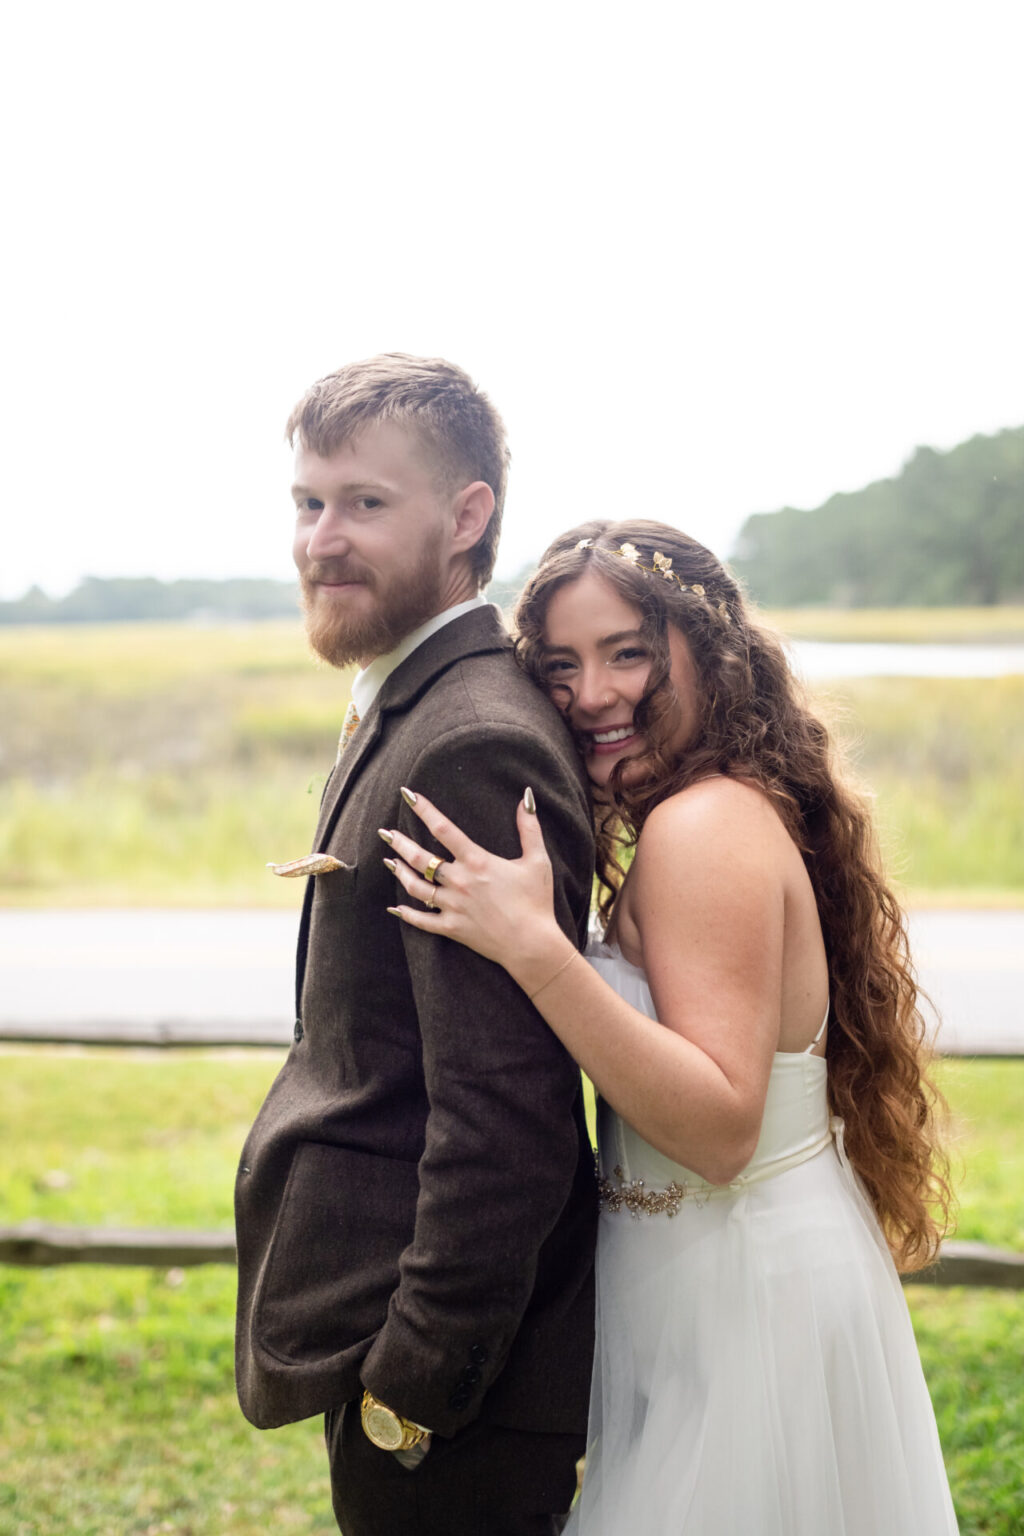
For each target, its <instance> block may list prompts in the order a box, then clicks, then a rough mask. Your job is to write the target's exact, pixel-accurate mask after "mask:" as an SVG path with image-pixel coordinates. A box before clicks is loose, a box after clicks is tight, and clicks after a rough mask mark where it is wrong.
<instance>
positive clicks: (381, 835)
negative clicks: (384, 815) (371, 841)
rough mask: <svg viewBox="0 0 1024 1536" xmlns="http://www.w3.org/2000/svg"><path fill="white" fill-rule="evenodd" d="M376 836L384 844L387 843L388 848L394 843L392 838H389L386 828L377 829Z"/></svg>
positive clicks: (389, 834)
mask: <svg viewBox="0 0 1024 1536" xmlns="http://www.w3.org/2000/svg"><path fill="white" fill-rule="evenodd" d="M377 836H378V837H379V838H381V839H382V840H383V841H384V842H385V843H387V845H388V847H389V848H390V847H391V844H392V843H393V842H394V838H393V837H392V836H391V833H390V832H389V831H388V829H387V827H378V828H377Z"/></svg>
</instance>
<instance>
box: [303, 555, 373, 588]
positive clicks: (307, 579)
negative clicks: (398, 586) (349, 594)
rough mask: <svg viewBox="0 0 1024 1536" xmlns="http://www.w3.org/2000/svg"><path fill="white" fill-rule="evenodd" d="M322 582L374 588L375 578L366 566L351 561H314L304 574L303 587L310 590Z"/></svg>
mask: <svg viewBox="0 0 1024 1536" xmlns="http://www.w3.org/2000/svg"><path fill="white" fill-rule="evenodd" d="M320 582H326V583H328V584H329V585H333V584H340V583H342V582H355V583H357V584H358V585H359V586H363V587H372V586H373V578H372V576H371V575H370V573H369V572H368V571H367V570H366V568H365V566H361V565H357V564H355V563H354V562H353V561H351V560H314V561H313V562H312V564H311V565H307V566H306V568H305V570H304V571H303V572H302V585H303V586H304V587H306V588H309V587H313V586H316V585H317V584H318V583H320Z"/></svg>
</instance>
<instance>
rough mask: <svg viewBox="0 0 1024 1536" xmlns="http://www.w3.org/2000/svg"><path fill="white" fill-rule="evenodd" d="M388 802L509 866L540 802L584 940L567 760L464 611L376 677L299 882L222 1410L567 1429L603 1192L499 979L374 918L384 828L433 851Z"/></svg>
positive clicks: (247, 1196)
mask: <svg viewBox="0 0 1024 1536" xmlns="http://www.w3.org/2000/svg"><path fill="white" fill-rule="evenodd" d="M402 784H407V785H409V786H410V787H412V788H413V789H418V790H422V791H423V792H424V793H425V794H426V795H427V796H429V798H430V799H431V800H432V801H433V802H434V803H435V804H436V805H438V806H439V807H440V808H441V809H442V810H444V811H445V812H446V813H447V814H449V815H451V816H452V818H453V820H455V821H456V822H457V823H458V824H459V825H460V826H461V827H462V828H463V829H464V830H465V831H466V832H467V833H468V834H469V835H470V836H471V837H472V838H474V839H475V840H476V841H478V842H480V843H482V844H484V845H486V846H487V847H490V848H491V849H493V850H494V851H495V852H497V853H501V854H504V855H506V856H511V855H515V854H517V853H518V838H517V834H516V828H515V806H516V804H517V802H518V800H519V798H520V796H521V795H522V792H523V789H524V787H525V786H526V785H527V784H530V785H532V787H533V789H534V792H535V794H536V796H537V804H538V810H539V813H540V817H541V825H542V827H543V830H544V836H545V840H546V843H547V846H548V849H549V852H550V854H551V857H552V860H553V863H554V868H555V890H556V904H557V912H558V919H559V922H560V923H561V925H562V927H563V929H564V930H565V931H566V932H567V933H569V934H570V935H571V936H572V937H573V939H574V940H575V941H577V942H580V943H582V941H583V938H584V935H585V928H586V921H587V911H588V906H589V900H590V888H591V879H592V869H593V843H592V837H591V830H590V812H589V808H588V798H587V792H586V786H585V782H584V780H583V777H582V773H581V769H580V765H579V761H578V758H577V755H576V753H575V751H574V749H573V746H572V743H571V741H570V738H569V735H568V733H567V731H566V728H565V726H564V724H563V722H562V720H561V719H560V718H559V716H558V713H557V711H555V710H554V709H553V708H552V707H551V705H550V704H549V703H548V702H547V701H546V700H545V699H544V698H543V697H542V696H541V695H540V694H539V693H538V692H537V690H536V689H535V688H534V687H533V685H532V684H531V683H530V682H529V680H528V679H527V678H526V677H525V676H524V675H523V674H522V672H521V671H520V670H519V668H518V667H517V666H516V664H515V661H514V659H513V657H512V654H511V650H510V646H509V641H508V637H507V635H506V634H505V631H504V628H503V626H502V624H501V620H500V615H499V614H498V612H497V610H496V609H494V608H480V609H477V610H474V611H473V612H471V613H468V614H465V615H463V616H461V617H460V618H458V619H455V620H452V621H451V622H450V623H449V624H448V625H446V626H445V627H444V628H443V629H441V630H440V631H439V632H438V633H436V634H435V635H433V636H432V637H431V638H430V639H429V640H427V641H426V642H424V644H423V645H421V646H420V647H419V648H418V649H417V650H416V651H414V652H413V654H412V655H411V656H409V657H407V658H406V660H405V661H404V662H403V663H402V664H401V666H399V667H398V668H397V669H396V671H395V672H393V673H392V675H391V677H390V678H389V679H388V680H387V682H386V683H385V685H384V687H383V689H382V690H381V692H380V694H379V695H378V697H377V699H376V701H375V703H374V705H373V707H372V708H371V709H370V710H369V711H368V712H367V716H366V718H365V719H364V720H363V722H362V724H361V725H360V727H359V730H358V732H357V733H356V735H355V737H354V738H353V740H352V742H351V744H350V746H349V747H348V749H347V751H346V752H345V754H344V757H343V758H342V760H341V763H340V765H339V766H338V767H337V768H336V769H335V772H334V774H333V775H332V777H331V779H330V781H329V783H328V786H327V790H326V793H325V795H324V800H323V804H322V807H321V813H320V823H319V826H318V829H317V837H316V842H315V845H314V846H315V848H316V849H318V850H323V851H329V852H330V853H332V854H334V855H335V857H336V858H338V859H340V860H342V861H343V866H344V867H343V868H342V869H340V870H337V871H335V872H334V873H332V874H328V875H321V876H317V877H316V878H315V879H313V880H311V881H310V883H309V889H308V890H307V892H306V901H305V906H304V909H303V915H302V924H301V928H300V934H299V948H298V964H297V998H298V1007H297V1013H298V1019H297V1020H296V1024H295V1032H294V1033H295V1041H294V1044H293V1046H292V1048H291V1050H290V1052H289V1055H288V1059H287V1061H286V1062H285V1064H284V1066H283V1067H282V1069H281V1072H280V1074H279V1075H278V1077H277V1079H276V1081H275V1082H274V1084H273V1086H272V1087H271V1090H270V1093H269V1094H268V1096H267V1099H266V1102H265V1103H264V1105H263V1107H262V1109H261V1110H260V1113H259V1116H258V1118H257V1120H256V1123H255V1125H254V1126H253V1128H252V1131H251V1132H250V1135H249V1137H248V1140H247V1142H246V1145H245V1148H244V1151H243V1153H242V1159H241V1165H240V1168H239V1174H238V1181H237V1186H236V1220H237V1231H238V1266H239V1267H238V1286H239V1289H238V1327H237V1351H236V1358H237V1380H238V1392H239V1398H240V1401H241V1404H242V1408H243V1410H244V1412H245V1414H246V1415H247V1417H248V1418H249V1419H250V1420H251V1421H252V1422H253V1423H254V1424H257V1425H259V1426H260V1427H261V1428H268V1427H271V1426H273V1425H278V1424H284V1423H289V1422H291V1421H293V1420H296V1419H301V1418H305V1417H307V1416H308V1415H310V1414H314V1413H319V1412H321V1411H323V1410H325V1409H327V1408H331V1407H339V1406H340V1405H341V1404H342V1403H344V1402H347V1401H349V1400H351V1399H353V1398H355V1397H357V1396H358V1395H359V1394H360V1393H361V1391H362V1388H363V1386H367V1387H369V1388H370V1390H371V1391H372V1392H374V1393H375V1394H376V1396H378V1397H379V1398H381V1399H382V1400H383V1401H384V1402H386V1403H387V1404H389V1406H391V1407H393V1408H395V1409H396V1410H397V1411H398V1412H400V1413H402V1414H404V1415H406V1416H407V1417H409V1418H411V1419H413V1420H414V1421H415V1422H417V1423H419V1424H425V1425H427V1426H428V1427H429V1428H431V1429H434V1430H435V1431H437V1432H439V1433H440V1434H443V1435H451V1434H454V1433H455V1432H456V1431H457V1430H458V1429H460V1428H461V1427H462V1426H464V1425H465V1424H467V1423H469V1422H470V1421H471V1420H473V1419H474V1418H476V1417H477V1416H478V1415H479V1416H482V1417H484V1418H486V1419H487V1420H488V1421H490V1422H493V1423H501V1424H505V1425H508V1426H510V1427H514V1428H528V1429H537V1430H547V1431H550V1432H576V1431H583V1430H585V1428H586V1418H587V1400H588V1391H589V1378H590V1367H591V1353H592V1347H593V1291H592V1284H593V1279H592V1271H593V1244H594V1232H595V1221H596V1193H595V1184H594V1171H593V1157H592V1154H591V1151H590V1146H589V1142H588V1139H587V1134H586V1127H585V1123H584V1118H583V1104H582V1095H581V1091H580V1079H579V1073H578V1071H577V1069H576V1067H575V1065H574V1064H573V1062H572V1061H571V1060H570V1058H569V1057H568V1056H567V1055H566V1053H565V1051H564V1050H563V1049H562V1047H561V1046H560V1044H559V1043H558V1041H557V1040H556V1039H555V1037H554V1035H553V1034H552V1033H551V1032H550V1030H549V1029H548V1028H547V1026H546V1025H545V1024H544V1022H543V1020H542V1019H541V1018H540V1015H539V1014H538V1013H537V1012H536V1010H535V1009H534V1008H533V1007H532V1005H531V1004H530V1003H529V1001H528V1000H527V998H526V996H525V994H523V993H522V992H521V991H520V990H519V988H518V987H516V986H515V985H514V983H513V982H512V981H511V980H510V978H509V977H508V975H507V974H506V972H505V971H503V970H502V969H501V968H500V967H498V966H496V965H493V964H492V963H491V962H489V961H486V960H483V959H481V958H480V957H479V956H478V955H475V954H473V953H472V952H471V951H470V950H468V949H465V948H463V947H462V946H461V945H458V944H455V943H453V942H451V941H450V940H446V939H438V938H435V937H431V936H428V935H425V934H422V933H418V932H416V931H415V930H414V929H411V928H409V927H407V926H405V925H404V924H403V923H401V922H400V921H399V920H398V919H397V918H394V917H391V916H389V915H388V914H387V912H386V910H385V909H386V907H387V906H388V905H389V904H393V903H394V902H395V900H396V897H397V895H400V894H401V893H400V892H399V889H398V887H397V885H396V883H395V881H394V878H393V877H392V876H391V875H390V874H389V873H388V872H387V871H386V870H385V869H384V866H383V863H382V859H383V857H384V855H385V854H386V853H387V849H386V848H385V846H384V844H383V843H382V842H381V841H380V839H379V838H378V836H377V828H378V827H395V826H397V827H401V828H402V829H403V830H404V831H407V832H409V833H410V834H411V835H413V836H414V837H416V838H417V840H418V841H420V842H428V841H429V840H428V838H427V835H426V833H425V829H424V828H423V826H422V823H420V822H419V821H417V820H416V819H415V817H414V816H413V814H412V812H411V811H410V810H409V809H408V808H407V807H406V805H405V803H404V802H403V801H402V800H401V798H400V795H399V786H400V785H402ZM434 851H436V852H439V853H444V852H445V850H444V849H441V848H439V847H435V848H434ZM403 899H407V898H404V896H403Z"/></svg>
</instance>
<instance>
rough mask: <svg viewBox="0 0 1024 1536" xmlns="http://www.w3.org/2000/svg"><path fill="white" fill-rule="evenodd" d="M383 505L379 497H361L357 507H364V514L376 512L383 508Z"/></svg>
mask: <svg viewBox="0 0 1024 1536" xmlns="http://www.w3.org/2000/svg"><path fill="white" fill-rule="evenodd" d="M383 505H384V503H383V502H382V501H381V499H380V497H379V496H360V498H359V500H358V501H357V502H356V506H357V507H362V509H363V511H364V512H375V511H376V510H377V508H378V507H382V506H383Z"/></svg>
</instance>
